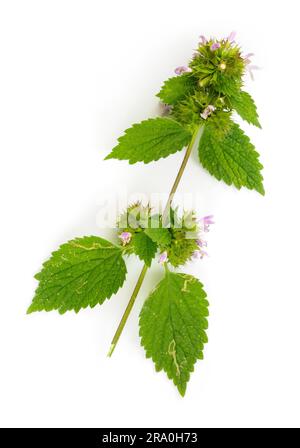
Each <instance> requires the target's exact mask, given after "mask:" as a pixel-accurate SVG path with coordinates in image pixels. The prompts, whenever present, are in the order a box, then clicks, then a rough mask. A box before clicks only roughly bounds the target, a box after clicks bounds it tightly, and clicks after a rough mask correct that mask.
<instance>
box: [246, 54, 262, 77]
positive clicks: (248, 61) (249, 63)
mask: <svg viewBox="0 0 300 448" xmlns="http://www.w3.org/2000/svg"><path fill="white" fill-rule="evenodd" d="M253 56H254V54H253V53H248V54H246V55H245V56H244V63H245V66H246V70H247V72H248V73H249V75H250V76H251V79H252V80H254V75H253V70H259V67H258V66H257V65H252V61H251V58H252V57H253Z"/></svg>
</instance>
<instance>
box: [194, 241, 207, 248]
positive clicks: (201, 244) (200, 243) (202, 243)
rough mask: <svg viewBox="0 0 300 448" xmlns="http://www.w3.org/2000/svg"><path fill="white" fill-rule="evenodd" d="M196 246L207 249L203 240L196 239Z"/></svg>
mask: <svg viewBox="0 0 300 448" xmlns="http://www.w3.org/2000/svg"><path fill="white" fill-rule="evenodd" d="M196 244H197V246H198V247H207V242H206V241H204V240H200V239H198V240H196Z"/></svg>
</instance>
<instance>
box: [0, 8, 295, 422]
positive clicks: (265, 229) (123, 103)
mask: <svg viewBox="0 0 300 448" xmlns="http://www.w3.org/2000/svg"><path fill="white" fill-rule="evenodd" d="M297 3H298V2H296V1H291V0H286V1H285V2H282V1H272V2H268V1H261V0H260V1H254V0H252V1H247V2H241V1H240V0H239V1H234V0H228V1H226V2H224V1H221V0H214V1H213V2H212V1H199V0H197V1H194V0H186V1H184V2H183V1H179V0H164V1H155V0H152V1H151V2H143V1H140V0H128V1H126V2H125V1H116V0H115V1H113V0H112V1H109V2H103V1H100V0H99V1H90V0H84V1H83V0H82V1H77V0H70V1H67V0H51V1H45V0H43V1H41V0H37V1H33V0H27V1H26V2H24V1H15V0H7V1H3V0H2V1H1V2H0V64H1V68H0V123H1V132H0V145H1V176H0V182H1V186H0V191H1V240H2V241H1V249H0V257H1V283H0V288H1V291H0V294H1V315H0V378H1V380H0V424H1V426H10V427H16V426H21V427H41V426H43V427H47V426H50V427H51V426H52V427H53V426H54V427H56V426H58V427H61V426H67V427H77V426H80V427H81V426H84V427H92V426H96V427H119V426H121V427H125V428H126V427H159V426H160V427H175V428H176V427H192V426H194V427H291V426H297V427H299V424H300V416H299V403H300V384H299V375H300V360H299V345H300V295H299V249H300V245H299V233H300V220H299V162H300V157H299V150H300V148H299V131H300V115H299V89H298V86H299V69H300V65H299V58H300V57H299V37H298V28H299V23H298V18H299V16H298V13H297V11H296V6H297ZM232 30H236V31H237V32H238V40H239V42H240V43H241V45H242V47H243V49H244V50H245V52H254V53H255V55H256V56H255V64H257V65H259V66H260V67H261V68H262V69H261V70H260V71H259V72H257V73H256V80H255V82H254V83H253V82H252V81H251V80H250V79H248V80H247V90H248V91H250V92H251V93H252V94H253V96H254V97H255V99H256V102H257V105H258V108H259V111H260V118H261V122H262V125H263V130H262V131H260V130H258V129H255V128H253V127H250V126H248V125H245V124H244V125H243V126H244V129H245V130H246V131H247V132H248V134H249V135H250V136H251V138H252V140H253V142H254V143H255V145H256V147H257V149H258V150H259V151H260V153H261V160H262V162H263V164H264V166H265V170H264V177H265V188H266V192H267V194H266V196H265V197H262V196H260V195H259V194H257V193H255V192H250V191H247V190H243V191H240V192H238V191H236V190H235V189H234V188H230V187H227V186H225V185H224V184H223V183H218V182H217V181H216V180H214V179H213V178H211V177H210V176H209V175H208V174H207V173H206V172H205V171H204V170H203V169H202V168H201V167H200V165H199V164H198V162H197V157H196V154H195V155H194V156H193V158H192V159H191V161H190V163H189V165H188V168H187V171H186V173H185V175H184V178H183V180H182V183H181V185H180V189H179V191H180V192H181V193H189V192H195V193H198V194H199V195H200V200H201V201H200V202H201V207H199V208H198V212H199V214H201V215H205V214H214V215H215V219H216V225H215V226H214V228H213V229H212V231H211V233H210V235H209V254H210V257H209V258H208V259H206V260H205V261H202V262H199V263H196V264H193V265H190V266H188V267H187V271H188V272H190V273H193V274H195V275H197V276H199V278H200V279H201V281H202V282H203V283H204V284H205V288H206V290H207V293H208V296H209V300H210V303H211V308H210V312H211V317H210V330H209V339H210V342H209V344H208V345H207V347H206V352H205V360H204V361H203V362H199V363H198V364H197V366H196V369H195V372H194V373H193V374H192V377H191V381H190V383H189V385H188V390H187V394H186V397H185V398H184V399H182V398H181V397H180V396H179V394H178V393H177V391H176V389H175V388H174V387H173V385H172V383H171V382H170V381H169V380H167V378H166V376H165V375H164V373H159V374H158V373H156V372H155V371H154V368H153V365H152V362H151V361H150V360H146V359H145V357H144V352H143V349H142V348H141V347H140V345H139V337H138V314H139V311H140V309H141V306H142V303H143V300H144V299H145V297H146V295H147V293H148V292H149V291H150V289H151V287H152V285H153V283H154V282H156V281H157V280H158V278H159V277H160V275H161V273H160V268H159V267H155V269H154V270H153V272H152V273H150V274H149V275H148V277H147V280H146V282H145V284H144V286H143V289H142V291H141V294H140V295H139V298H138V300H137V303H136V306H135V308H134V311H133V312H132V315H131V317H130V320H129V323H128V325H127V327H126V329H125V331H124V334H123V336H122V339H121V340H120V343H119V346H118V347H117V349H116V351H115V354H114V356H113V358H112V359H108V358H107V357H106V353H107V350H108V347H109V344H110V339H111V337H112V335H113V333H114V331H115V328H116V325H117V323H118V321H119V319H120V317H121V314H122V312H123V310H124V307H125V305H126V303H127V300H128V298H129V294H130V292H131V290H132V288H133V286H134V282H135V280H136V277H137V274H138V271H139V270H140V268H141V263H140V262H138V261H135V260H132V259H130V260H129V261H128V269H129V274H128V281H127V283H126V286H125V288H124V289H123V290H121V291H120V292H119V293H118V294H117V295H116V296H114V297H113V298H112V299H111V300H110V301H107V302H106V303H105V304H104V305H103V306H101V307H98V308H96V309H94V310H85V311H82V312H81V313H79V314H78V315H75V314H74V313H68V314H65V315H64V316H60V315H58V314H57V313H55V312H52V313H37V314H33V315H30V316H26V314H25V312H26V308H27V307H28V305H29V304H30V301H31V299H32V297H33V293H34V290H35V287H36V281H35V280H34V279H33V275H34V274H35V273H36V272H37V271H38V270H39V269H40V266H41V263H42V262H43V261H44V260H45V259H46V258H47V257H48V256H49V254H50V252H51V251H53V250H55V249H56V248H57V246H58V245H59V244H60V243H63V242H65V241H66V240H67V239H70V238H73V237H74V236H83V235H89V234H96V235H104V236H105V235H106V236H107V235H108V233H109V232H108V231H107V230H105V231H104V230H101V229H100V228H99V226H98V225H97V216H98V213H99V210H100V209H101V203H102V199H103V197H105V195H106V194H107V193H109V192H110V193H116V192H117V191H118V190H120V189H121V190H123V191H124V190H125V189H127V190H128V192H129V193H135V192H145V193H151V192H155V193H159V192H161V193H167V192H168V190H169V189H170V187H171V184H172V182H173V179H174V176H175V173H176V170H177V169H178V167H179V165H180V162H181V160H182V156H183V154H182V153H177V154H176V155H173V156H171V157H169V158H168V159H166V160H162V161H159V162H158V163H156V164H150V165H146V166H145V165H143V164H137V165H134V166H129V165H128V164H127V163H126V162H118V161H108V162H104V161H103V158H104V156H105V155H106V154H107V153H108V152H109V151H110V149H111V148H112V147H113V146H114V145H115V144H116V139H117V138H118V136H119V135H120V134H121V133H122V132H123V130H124V129H126V128H127V127H129V126H130V125H131V124H132V123H133V122H138V121H140V120H142V119H145V118H148V117H150V116H155V115H156V114H157V113H158V100H157V98H156V97H155V93H157V91H158V89H159V87H160V85H161V83H162V81H163V80H164V79H166V78H167V77H169V76H171V75H172V74H173V70H174V68H175V67H176V66H178V65H181V64H185V63H186V62H187V60H188V59H189V57H190V55H191V53H192V51H193V48H195V46H196V44H197V41H198V36H199V34H205V35H208V36H209V35H212V34H214V35H216V36H217V37H222V36H226V35H228V34H229V33H230V32H231V31H232Z"/></svg>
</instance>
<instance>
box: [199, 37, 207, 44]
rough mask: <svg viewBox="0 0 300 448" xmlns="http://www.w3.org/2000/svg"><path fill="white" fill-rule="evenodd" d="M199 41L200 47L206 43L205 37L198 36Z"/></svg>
mask: <svg viewBox="0 0 300 448" xmlns="http://www.w3.org/2000/svg"><path fill="white" fill-rule="evenodd" d="M199 39H200V40H201V42H200V44H201V45H205V44H206V43H207V40H206V37H205V36H202V35H201V36H199Z"/></svg>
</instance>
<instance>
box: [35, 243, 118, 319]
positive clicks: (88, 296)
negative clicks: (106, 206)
mask: <svg viewBox="0 0 300 448" xmlns="http://www.w3.org/2000/svg"><path fill="white" fill-rule="evenodd" d="M126 272H127V271H126V266H125V263H124V260H123V258H122V250H121V248H120V247H117V246H115V245H113V244H112V243H110V242H109V241H106V240H104V239H102V238H98V237H95V236H89V237H83V238H76V239H74V240H72V241H69V242H68V243H66V244H63V245H62V246H60V248H59V249H58V250H57V251H56V252H53V253H52V256H51V258H50V259H49V260H48V261H46V262H45V263H44V264H43V269H42V270H41V272H39V273H38V274H37V275H36V276H35V278H36V279H37V280H39V286H38V288H37V290H36V293H35V297H34V299H33V302H32V304H31V305H30V307H29V309H28V313H32V312H34V311H42V310H45V311H51V310H58V311H59V312H60V313H61V314H62V313H65V312H66V311H68V310H75V311H76V312H78V311H79V310H80V309H81V308H86V307H87V306H90V307H94V306H95V305H97V304H101V303H103V302H104V300H105V299H109V298H110V297H111V296H112V294H115V293H116V292H117V291H118V289H119V288H120V287H121V286H122V285H123V283H124V280H125V277H126Z"/></svg>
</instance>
